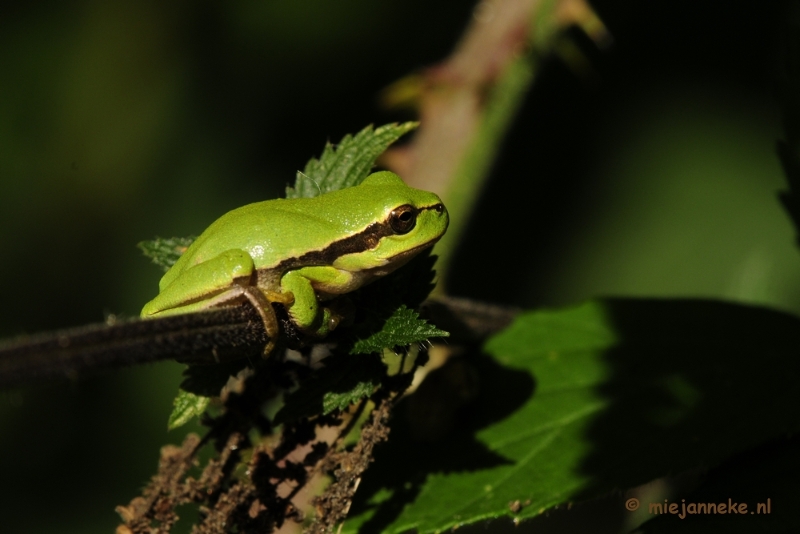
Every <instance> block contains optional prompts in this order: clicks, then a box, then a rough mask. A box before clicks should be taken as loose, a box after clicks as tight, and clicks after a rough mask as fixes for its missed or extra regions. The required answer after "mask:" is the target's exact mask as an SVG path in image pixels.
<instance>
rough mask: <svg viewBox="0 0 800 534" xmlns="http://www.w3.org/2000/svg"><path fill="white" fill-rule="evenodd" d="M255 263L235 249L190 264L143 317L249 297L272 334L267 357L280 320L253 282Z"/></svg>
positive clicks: (144, 309)
mask: <svg viewBox="0 0 800 534" xmlns="http://www.w3.org/2000/svg"><path fill="white" fill-rule="evenodd" d="M254 271H255V265H254V264H253V258H251V257H250V255H249V254H248V253H247V252H245V251H243V250H239V249H231V250H226V251H225V252H222V253H221V254H219V255H217V256H215V257H213V258H211V259H208V260H206V261H204V262H202V263H199V264H197V265H194V266H192V267H189V268H188V269H186V270H184V271H183V272H181V273H180V275H178V277H177V278H175V280H173V281H172V283H170V284H169V285H168V286H166V287H165V288H163V289H162V290H161V292H160V293H159V294H158V296H157V297H156V298H154V299H153V300H151V301H150V302H148V303H147V304H145V306H144V308H143V309H142V314H141V315H142V317H145V318H147V317H158V316H162V315H174V314H178V313H189V312H194V311H199V310H204V309H207V308H213V307H216V306H224V305H225V304H229V303H231V302H232V301H235V300H240V299H242V298H246V299H247V300H248V301H249V302H250V304H252V305H253V307H254V308H255V309H256V311H257V312H258V314H259V316H260V317H261V320H262V321H263V322H264V328H265V329H266V331H267V335H268V336H269V343H267V346H266V347H264V356H267V355H269V354H270V353H271V352H272V350H273V349H274V348H275V342H276V340H277V339H278V336H279V335H280V327H279V325H278V319H277V318H276V317H275V310H273V308H272V304H271V303H270V301H269V299H268V298H267V296H266V295H265V294H264V293H263V292H262V291H261V290H260V289H259V288H257V287H256V286H254V285H253V283H252V280H253V273H254Z"/></svg>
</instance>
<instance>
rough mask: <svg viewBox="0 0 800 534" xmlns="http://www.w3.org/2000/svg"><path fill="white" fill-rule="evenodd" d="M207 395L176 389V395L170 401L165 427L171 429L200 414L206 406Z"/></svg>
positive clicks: (208, 399)
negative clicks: (169, 410) (169, 412)
mask: <svg viewBox="0 0 800 534" xmlns="http://www.w3.org/2000/svg"><path fill="white" fill-rule="evenodd" d="M210 400H211V399H210V398H209V397H203V396H202V395H195V394H194V393H189V392H188V391H184V390H182V389H179V390H178V396H177V397H175V400H174V401H173V402H172V405H173V408H172V413H171V414H170V416H169V422H168V423H167V427H168V428H169V429H170V430H172V429H174V428H178V427H179V426H183V425H185V424H186V423H188V422H189V421H191V420H192V418H194V417H197V416H199V415H201V414H202V413H203V412H205V411H206V408H208V402H209V401H210Z"/></svg>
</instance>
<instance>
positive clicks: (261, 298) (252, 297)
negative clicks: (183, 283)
mask: <svg viewBox="0 0 800 534" xmlns="http://www.w3.org/2000/svg"><path fill="white" fill-rule="evenodd" d="M242 297H244V298H246V299H247V301H248V302H250V304H252V306H253V307H254V308H255V309H256V311H257V312H258V315H259V316H260V317H261V320H262V321H263V322H264V329H265V330H266V331H267V335H268V336H269V342H268V343H267V345H266V346H265V347H264V352H263V354H262V355H263V357H264V358H266V357H268V356H269V355H270V353H271V352H272V351H273V349H274V348H275V343H276V342H277V340H278V336H279V335H280V332H281V330H280V326H279V325H278V318H277V317H276V315H275V310H274V309H273V307H272V304H271V303H270V301H269V300H268V299H267V297H266V296H265V295H264V293H262V292H261V290H260V289H258V288H257V287H255V286H251V285H235V286H233V287H231V288H230V289H228V290H226V291H225V292H224V293H221V294H219V295H217V296H216V297H214V298H213V299H211V300H209V301H208V302H207V303H206V305H205V306H204V307H206V308H213V307H216V306H224V305H226V304H229V303H230V301H233V300H237V299H240V298H242Z"/></svg>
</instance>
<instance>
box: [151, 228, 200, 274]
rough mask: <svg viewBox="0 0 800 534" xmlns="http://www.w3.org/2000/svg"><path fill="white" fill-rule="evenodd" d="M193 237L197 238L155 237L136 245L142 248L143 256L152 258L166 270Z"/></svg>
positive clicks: (173, 263)
mask: <svg viewBox="0 0 800 534" xmlns="http://www.w3.org/2000/svg"><path fill="white" fill-rule="evenodd" d="M195 239H197V238H196V237H195V236H191V237H171V238H168V239H164V238H161V237H157V238H155V239H153V240H152V241H142V242H140V243H139V244H138V245H137V246H138V247H139V248H140V249H142V252H144V255H145V256H147V257H148V258H150V259H151V260H153V263H155V264H156V265H158V266H159V267H161V268H162V269H164V271H168V270H169V268H170V267H172V266H173V265H175V262H176V261H178V258H180V257H181V255H182V254H183V253H184V252H186V249H187V248H188V247H189V245H191V244H192V242H193V241H194V240H195Z"/></svg>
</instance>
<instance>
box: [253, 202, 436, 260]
mask: <svg viewBox="0 0 800 534" xmlns="http://www.w3.org/2000/svg"><path fill="white" fill-rule="evenodd" d="M441 209H443V206H442V204H434V205H432V206H424V207H422V208H418V211H419V212H422V211H425V210H437V211H439V210H441ZM390 235H394V230H392V227H391V225H390V224H389V220H388V219H386V220H384V221H381V222H379V223H372V224H370V225H369V226H367V227H366V228H364V229H363V230H362V231H361V232H359V233H357V234H354V235H351V236H349V237H345V238H344V239H340V240H338V241H334V242H333V243H331V244H330V245H328V246H327V247H325V248H323V249H320V250H312V251H310V252H306V253H305V254H303V255H302V256H299V257H297V258H290V259H287V260H284V261H282V262H280V263H279V264H278V265H276V266H274V267H270V268H268V269H265V270H266V271H272V272H276V273H285V272H286V271H290V270H292V269H297V268H299V267H306V266H309V265H331V264H332V263H333V262H334V261H335V260H336V259H337V258H340V257H341V256H344V255H346V254H352V253H354V252H361V251H364V250H370V249H373V248H375V247H377V246H378V243H379V242H380V240H381V239H382V238H384V237H387V236H390Z"/></svg>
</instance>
